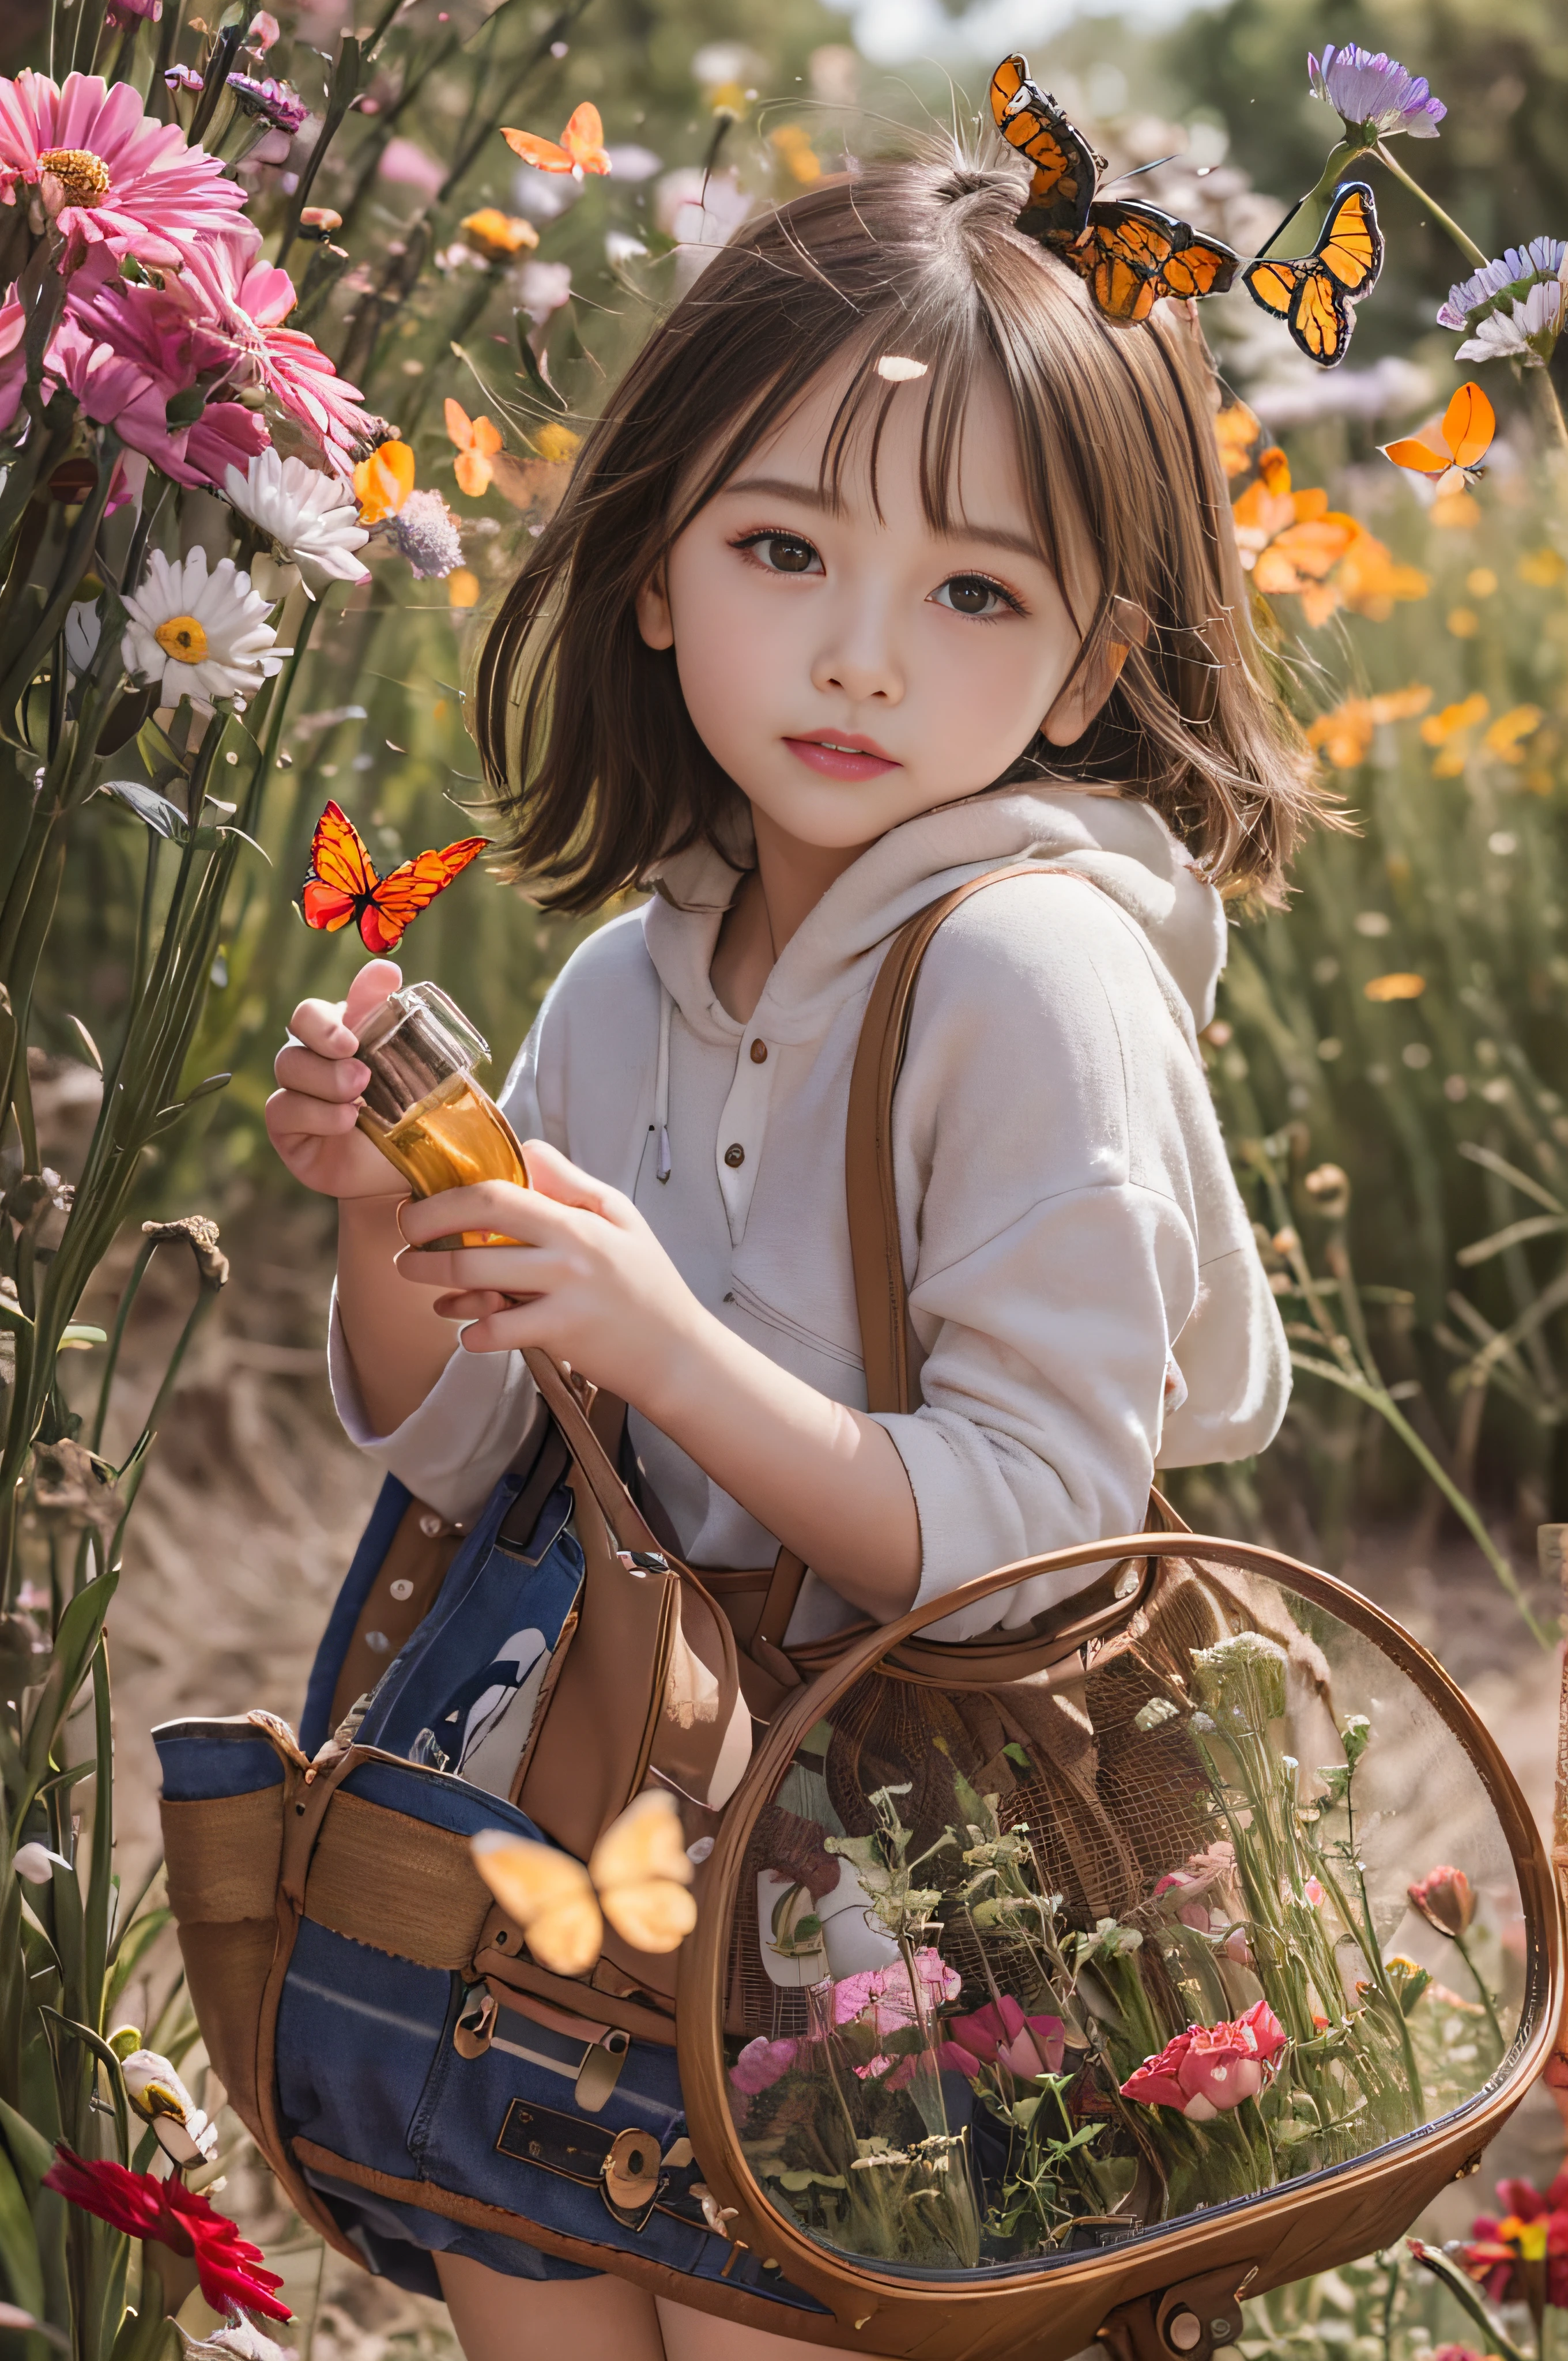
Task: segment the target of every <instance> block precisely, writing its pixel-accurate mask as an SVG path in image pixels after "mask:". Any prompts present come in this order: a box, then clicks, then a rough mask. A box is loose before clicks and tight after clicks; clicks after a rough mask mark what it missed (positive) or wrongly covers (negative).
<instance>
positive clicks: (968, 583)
mask: <svg viewBox="0 0 1568 2361" xmlns="http://www.w3.org/2000/svg"><path fill="white" fill-rule="evenodd" d="M942 588H944V589H945V590H946V592H947V594H948V597H947V604H948V606H949V607H951V608H952V609H953V612H954V613H955V614H957V615H985V614H989V613H990V611H991V605H990V602H991V600H992V598H995V597H996V596H997V590H996V585H995V584H994V583H993V582H985V581H982V580H981V577H980V576H979V575H978V574H959V575H957V576H956V577H954V579H953V580H952V581H950V582H945V583H944V584H943V585H942Z"/></svg>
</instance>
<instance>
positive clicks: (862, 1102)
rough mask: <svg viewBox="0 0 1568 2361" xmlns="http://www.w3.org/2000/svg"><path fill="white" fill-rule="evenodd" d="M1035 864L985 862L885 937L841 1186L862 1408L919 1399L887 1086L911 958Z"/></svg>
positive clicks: (904, 1018)
mask: <svg viewBox="0 0 1568 2361" xmlns="http://www.w3.org/2000/svg"><path fill="white" fill-rule="evenodd" d="M1037 871H1038V863H1037V862H1010V863H1009V864H1008V866H1007V867H1006V868H1004V869H989V870H987V871H986V873H985V874H984V875H983V876H981V877H971V878H970V879H969V881H968V883H967V884H962V885H955V886H954V888H953V890H952V892H951V893H950V894H944V895H942V897H941V899H940V901H938V902H932V903H930V904H929V905H928V906H927V908H925V909H924V910H919V911H917V912H916V915H915V917H913V918H911V919H910V921H909V923H908V925H907V926H905V928H903V929H902V930H901V931H900V932H899V933H898V934H896V935H895V936H894V939H893V942H892V945H891V946H890V948H889V950H888V952H887V956H886V957H885V959H884V960H883V963H882V967H881V969H880V971H879V972H878V975H877V980H876V982H875V983H874V984H873V985H872V996H871V999H870V1000H869V1001H868V1003H867V1004H866V1014H865V1018H864V1021H863V1023H862V1024H861V1038H860V1046H859V1048H858V1049H856V1051H855V1063H854V1070H853V1071H852V1073H851V1074H850V1112H849V1118H848V1122H847V1125H846V1127H845V1136H844V1187H845V1193H846V1196H847V1197H848V1200H849V1208H850V1259H851V1261H852V1262H853V1265H854V1271H855V1304H856V1308H857V1310H858V1312H859V1313H860V1320H861V1359H862V1360H863V1361H864V1363H865V1370H866V1407H867V1409H868V1410H873V1411H878V1410H880V1411H910V1410H913V1409H914V1408H915V1407H916V1402H917V1401H918V1399H919V1392H918V1386H917V1382H916V1366H915V1355H914V1351H913V1349H912V1345H913V1340H912V1338H911V1336H910V1332H909V1290H908V1289H907V1287H906V1286H905V1279H904V1251H903V1247H902V1246H901V1245H900V1242H899V1232H898V1200H897V1195H896V1192H895V1185H894V1165H893V1093H894V1084H895V1083H896V1082H897V1080H898V1075H899V1069H900V1068H901V1067H902V1065H903V1063H904V1052H905V1048H906V1046H907V1044H908V1040H909V1012H910V1006H911V1004H912V1002H913V1000H914V997H915V984H916V978H917V977H918V975H919V973H920V962H921V961H922V960H923V959H924V958H925V956H926V953H927V950H928V949H929V947H930V942H931V938H932V936H933V935H934V934H935V933H936V931H937V929H938V927H939V926H940V925H941V923H942V921H943V919H944V918H947V917H950V916H951V915H952V913H953V911H955V910H956V909H957V908H958V907H959V904H960V903H963V902H967V901H968V900H969V897H970V895H971V894H978V893H979V892H980V891H981V887H982V886H985V885H994V884H997V883H998V882H999V880H1001V879H1002V878H1003V877H1025V876H1029V875H1033V874H1036V873H1037Z"/></svg>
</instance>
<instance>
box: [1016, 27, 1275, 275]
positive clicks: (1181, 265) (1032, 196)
mask: <svg viewBox="0 0 1568 2361" xmlns="http://www.w3.org/2000/svg"><path fill="white" fill-rule="evenodd" d="M991 112H992V119H993V120H994V122H995V125H996V127H997V129H998V131H1000V132H1001V134H1002V137H1003V139H1005V140H1006V142H1007V144H1008V146H1009V147H1010V148H1017V150H1018V152H1019V154H1020V155H1021V156H1022V157H1023V158H1024V159H1025V161H1026V162H1027V163H1029V164H1031V165H1032V166H1033V167H1034V172H1033V177H1032V179H1031V181H1030V182H1029V195H1028V200H1027V202H1026V203H1025V206H1024V210H1023V211H1022V213H1021V214H1019V215H1018V220H1017V227H1018V228H1019V229H1021V230H1022V231H1023V232H1024V234H1025V236H1028V237H1036V238H1038V239H1039V241H1040V243H1041V245H1042V246H1046V247H1049V248H1050V250H1051V252H1052V253H1053V254H1056V255H1058V256H1059V257H1060V258H1061V259H1062V261H1064V262H1065V263H1067V264H1068V265H1069V267H1070V268H1071V269H1074V270H1076V271H1077V272H1078V274H1079V276H1080V279H1082V280H1085V281H1086V282H1087V284H1088V288H1089V291H1090V293H1091V296H1092V297H1093V299H1094V301H1095V302H1096V304H1097V305H1098V306H1099V308H1100V310H1101V311H1102V312H1103V313H1105V315H1106V317H1107V318H1108V319H1112V320H1133V321H1136V320H1146V319H1147V318H1148V315H1149V313H1151V312H1152V311H1153V309H1154V307H1155V305H1156V304H1157V302H1159V300H1160V298H1161V297H1162V296H1165V295H1173V296H1175V297H1176V298H1177V299H1178V300H1179V301H1185V300H1186V298H1188V297H1189V296H1197V295H1223V293H1224V292H1225V291H1226V289H1227V288H1228V287H1229V286H1230V285H1231V283H1232V281H1233V280H1234V278H1235V275H1236V272H1237V271H1238V269H1240V268H1241V257H1240V256H1239V255H1238V254H1235V253H1234V252H1233V251H1232V249H1231V247H1228V246H1224V245H1223V244H1222V243H1221V241H1220V240H1219V239H1218V238H1216V237H1209V236H1206V235H1205V234H1204V233H1203V232H1202V231H1201V230H1196V229H1194V228H1193V226H1192V225H1191V223H1190V222H1184V221H1179V220H1178V218H1177V216H1176V215H1175V214H1168V213H1163V212H1162V211H1161V210H1160V208H1159V207H1158V206H1157V205H1148V204H1144V203H1141V202H1139V201H1138V200H1136V199H1133V198H1114V197H1102V196H1099V195H1097V194H1096V191H1097V190H1098V188H1099V185H1100V175H1101V173H1102V171H1103V170H1105V159H1104V157H1103V156H1101V155H1098V154H1097V153H1096V152H1095V150H1094V149H1093V148H1091V146H1090V145H1089V142H1088V140H1087V139H1085V137H1083V134H1082V133H1081V132H1080V130H1079V128H1078V126H1077V125H1076V124H1075V123H1073V122H1072V121H1071V120H1070V119H1069V116H1068V115H1067V114H1066V113H1065V111H1064V110H1063V109H1062V108H1061V107H1059V106H1058V104H1057V102H1056V100H1055V99H1054V98H1053V97H1052V96H1051V94H1050V93H1049V92H1048V91H1044V90H1042V89H1041V88H1040V86H1039V84H1038V83H1037V82H1031V81H1030V79H1029V67H1028V61H1027V60H1026V59H1025V58H1021V57H1011V58H1003V61H1002V63H1001V64H1000V65H999V66H998V67H997V69H996V71H995V72H994V73H993V74H992V77H991Z"/></svg>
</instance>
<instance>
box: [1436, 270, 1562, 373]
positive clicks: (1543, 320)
mask: <svg viewBox="0 0 1568 2361" xmlns="http://www.w3.org/2000/svg"><path fill="white" fill-rule="evenodd" d="M1564 292H1565V290H1564V287H1563V280H1561V279H1548V280H1543V281H1542V282H1541V285H1540V286H1538V287H1532V288H1531V289H1530V293H1529V294H1528V295H1527V296H1526V297H1525V299H1524V301H1523V302H1522V303H1519V302H1514V303H1510V304H1509V305H1508V309H1507V311H1497V312H1488V313H1487V314H1486V318H1485V319H1484V320H1480V321H1477V323H1476V326H1475V335H1473V336H1469V337H1466V339H1465V341H1464V344H1462V345H1461V346H1460V347H1459V349H1458V351H1457V352H1456V353H1455V355H1454V358H1455V360H1460V361H1497V360H1519V361H1522V362H1523V363H1524V365H1525V367H1526V368H1545V367H1546V364H1547V363H1548V362H1549V361H1550V360H1551V358H1552V350H1553V347H1554V346H1555V345H1556V343H1557V339H1558V337H1559V335H1561V334H1562V330H1563V297H1564Z"/></svg>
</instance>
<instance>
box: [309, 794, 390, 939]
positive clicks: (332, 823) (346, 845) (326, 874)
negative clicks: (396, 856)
mask: <svg viewBox="0 0 1568 2361" xmlns="http://www.w3.org/2000/svg"><path fill="white" fill-rule="evenodd" d="M378 883H379V880H378V877H377V875H376V864H375V862H373V861H372V860H371V858H370V852H369V848H368V847H367V844H366V842H365V839H364V838H363V837H362V836H361V835H360V833H359V830H358V829H356V827H355V825H354V822H353V821H352V820H351V819H350V818H349V817H348V814H347V813H346V812H345V811H344V810H343V809H342V808H341V807H339V806H338V805H337V804H334V803H329V804H328V805H327V807H326V809H325V810H324V811H323V814H322V816H321V818H320V819H318V820H317V822H316V828H315V834H314V835H313V837H312V839H311V873H310V875H309V876H308V877H307V878H306V880H305V883H304V887H303V890H302V893H301V895H300V906H301V907H302V910H303V911H304V914H305V924H306V925H307V926H308V927H317V928H321V929H322V931H323V933H326V934H329V935H334V934H336V932H337V930H338V928H340V927H345V926H346V925H347V924H348V922H349V920H350V918H352V917H354V916H355V914H356V911H358V910H359V909H360V907H361V906H363V905H364V903H365V902H366V901H367V897H368V896H369V895H372V894H374V893H375V891H376V888H377V886H378Z"/></svg>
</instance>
